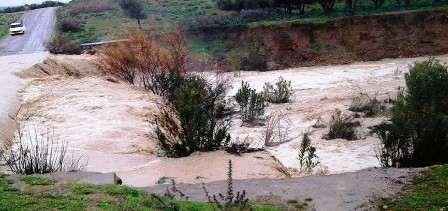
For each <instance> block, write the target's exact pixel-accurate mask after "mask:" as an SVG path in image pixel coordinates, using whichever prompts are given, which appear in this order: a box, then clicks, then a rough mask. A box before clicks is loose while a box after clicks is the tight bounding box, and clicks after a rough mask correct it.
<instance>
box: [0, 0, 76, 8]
mask: <svg viewBox="0 0 448 211" xmlns="http://www.w3.org/2000/svg"><path fill="white" fill-rule="evenodd" d="M44 1H46V0H0V7H9V6H18V5H24V4H33V3H41V2H44ZM57 1H62V2H69V1H70V0H57Z"/></svg>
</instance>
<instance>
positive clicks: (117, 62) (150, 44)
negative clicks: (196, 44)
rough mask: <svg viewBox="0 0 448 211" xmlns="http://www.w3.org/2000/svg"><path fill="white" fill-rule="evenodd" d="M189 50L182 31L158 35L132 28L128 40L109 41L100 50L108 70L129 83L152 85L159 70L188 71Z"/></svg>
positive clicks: (104, 65)
mask: <svg viewBox="0 0 448 211" xmlns="http://www.w3.org/2000/svg"><path fill="white" fill-rule="evenodd" d="M186 59H187V50H186V47H185V38H184V35H183V33H182V32H180V31H178V32H173V33H169V34H165V35H162V36H160V37H156V36H154V35H152V34H150V33H149V34H145V33H142V32H133V33H131V34H130V35H129V37H128V40H127V41H125V42H119V43H116V44H114V45H109V46H106V47H105V48H103V49H102V50H101V51H100V61H101V66H102V68H103V69H104V71H105V73H106V74H108V75H112V76H114V77H116V78H119V79H121V80H124V81H126V82H128V83H130V84H137V85H143V86H145V87H146V88H148V87H149V88H150V87H151V85H152V83H153V77H154V75H155V74H157V73H163V72H176V73H185V72H186V70H185V64H186Z"/></svg>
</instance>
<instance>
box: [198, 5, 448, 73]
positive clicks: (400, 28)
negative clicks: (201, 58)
mask: <svg viewBox="0 0 448 211" xmlns="http://www.w3.org/2000/svg"><path fill="white" fill-rule="evenodd" d="M447 24H448V12H447V11H446V10H435V11H434V10H432V11H411V12H395V13H388V14H381V15H372V16H354V17H350V18H340V19H336V20H332V21H328V22H324V23H300V22H299V21H298V22H285V23H276V24H272V25H271V24H266V25H261V26H253V27H231V28H219V29H215V28H211V29H204V30H203V31H200V32H195V33H192V35H193V36H196V37H200V38H201V39H203V40H209V41H210V40H216V39H225V40H230V41H231V43H232V44H230V46H228V47H229V48H230V49H232V48H236V49H238V48H240V47H241V46H245V45H247V43H248V42H253V41H254V40H255V41H256V42H257V43H259V44H258V46H261V48H262V49H263V50H265V55H266V56H267V62H268V68H271V69H272V68H274V69H276V68H286V67H296V66H311V65H325V64H347V63H351V62H354V61H375V60H379V59H384V58H401V57H402V58H405V57H416V56H423V55H440V54H445V53H448V37H447V36H446V34H447V33H448V27H446V26H447Z"/></svg>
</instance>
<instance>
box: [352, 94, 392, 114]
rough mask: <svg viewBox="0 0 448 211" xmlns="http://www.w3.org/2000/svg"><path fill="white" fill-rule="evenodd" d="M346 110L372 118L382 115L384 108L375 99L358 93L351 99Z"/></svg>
mask: <svg viewBox="0 0 448 211" xmlns="http://www.w3.org/2000/svg"><path fill="white" fill-rule="evenodd" d="M348 110H350V111H353V112H362V113H364V114H365V116H366V117H372V116H376V115H378V114H380V113H382V112H383V111H384V110H385V106H384V105H383V104H382V103H381V102H380V101H379V100H378V99H377V98H376V97H370V96H369V95H368V94H367V93H360V94H359V95H358V96H356V97H355V98H353V100H352V104H351V105H350V108H349V109H348Z"/></svg>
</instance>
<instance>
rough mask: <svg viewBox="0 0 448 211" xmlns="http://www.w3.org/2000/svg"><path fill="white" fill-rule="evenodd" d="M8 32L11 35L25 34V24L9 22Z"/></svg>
mask: <svg viewBox="0 0 448 211" xmlns="http://www.w3.org/2000/svg"><path fill="white" fill-rule="evenodd" d="M9 33H10V34H11V35H16V34H25V26H24V25H23V23H11V24H10V25H9Z"/></svg>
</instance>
